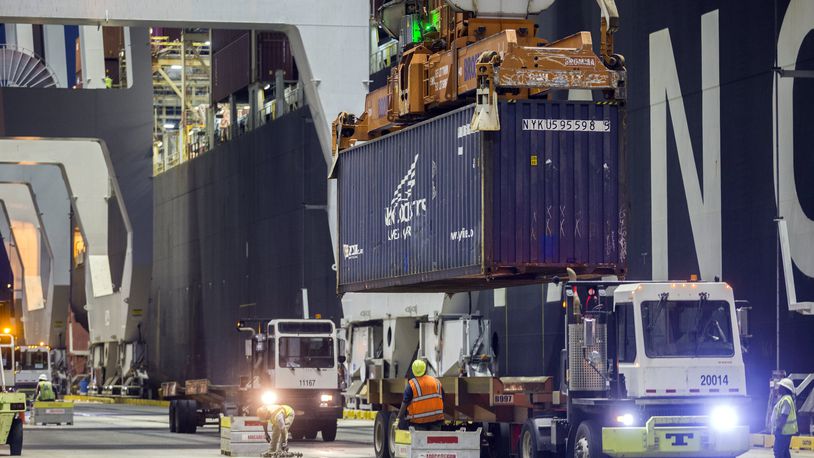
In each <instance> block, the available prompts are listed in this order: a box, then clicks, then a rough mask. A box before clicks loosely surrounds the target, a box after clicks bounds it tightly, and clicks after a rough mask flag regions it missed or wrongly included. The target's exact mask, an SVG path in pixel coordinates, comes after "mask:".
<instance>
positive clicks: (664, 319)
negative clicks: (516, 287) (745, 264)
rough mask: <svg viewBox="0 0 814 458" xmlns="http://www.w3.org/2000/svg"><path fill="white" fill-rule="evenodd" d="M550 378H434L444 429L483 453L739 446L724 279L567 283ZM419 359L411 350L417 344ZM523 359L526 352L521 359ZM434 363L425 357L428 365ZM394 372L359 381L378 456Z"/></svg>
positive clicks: (735, 368) (387, 433)
mask: <svg viewBox="0 0 814 458" xmlns="http://www.w3.org/2000/svg"><path fill="white" fill-rule="evenodd" d="M546 306H556V307H558V308H561V310H562V312H561V313H562V316H561V317H562V320H563V325H564V327H565V345H564V348H563V349H562V353H561V358H560V365H559V366H560V367H559V373H557V374H548V375H545V376H540V377H499V376H486V377H470V376H457V377H456V376H451V377H441V382H442V385H443V388H444V409H445V413H446V414H447V417H448V419H449V420H451V422H450V423H451V424H454V425H455V426H453V428H459V427H460V426H461V425H464V426H466V427H468V428H470V429H474V428H476V427H481V428H482V431H483V434H482V443H483V445H484V447H488V448H489V450H490V454H491V456H501V457H502V456H511V455H516V456H522V457H524V458H525V457H530V458H534V457H541V456H543V455H544V454H546V453H556V454H558V455H560V456H563V455H565V456H574V457H595V456H606V455H607V456H612V457H645V456H648V457H658V456H682V457H693V456H695V457H734V456H737V455H740V454H741V453H744V452H746V451H747V450H748V448H749V430H748V427H747V426H746V424H747V422H746V421H745V420H743V419H741V418H740V416H739V411H741V410H744V409H742V406H743V404H745V403H746V402H748V400H749V398H748V397H747V394H746V381H745V372H744V364H743V357H742V350H741V344H740V333H739V332H738V331H739V330H738V325H737V323H738V322H739V321H738V314H739V313H742V312H740V311H737V310H736V309H735V302H734V297H733V293H732V289H731V288H730V287H729V285H727V284H725V283H706V282H704V283H694V282H641V283H634V282H630V283H628V282H616V281H613V282H601V281H572V282H568V283H565V284H564V285H563V288H562V302H561V304H555V303H548V304H546ZM419 354H420V351H419ZM530 356H531V355H530ZM429 365H430V367H433V365H432V363H430V364H429ZM405 382H406V380H405V379H404V378H389V379H385V378H376V377H370V378H368V380H367V382H366V390H362V392H365V391H366V393H367V394H366V396H367V397H366V401H367V402H368V403H370V404H372V407H373V408H378V409H380V411H379V412H378V413H377V415H376V421H375V424H374V448H375V452H376V456H377V457H378V458H383V457H388V458H394V457H395V456H396V445H397V444H396V441H395V435H396V419H395V412H396V411H397V409H398V407H399V404H400V403H401V393H402V392H403V390H404V386H405V385H404V384H405Z"/></svg>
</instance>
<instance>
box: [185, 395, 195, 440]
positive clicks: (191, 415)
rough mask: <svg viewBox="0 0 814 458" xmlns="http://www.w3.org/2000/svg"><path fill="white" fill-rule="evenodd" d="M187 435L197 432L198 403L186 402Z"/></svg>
mask: <svg viewBox="0 0 814 458" xmlns="http://www.w3.org/2000/svg"><path fill="white" fill-rule="evenodd" d="M187 402H188V405H187V422H188V423H187V434H195V433H196V432H197V431H198V401H195V400H194V399H189V400H187Z"/></svg>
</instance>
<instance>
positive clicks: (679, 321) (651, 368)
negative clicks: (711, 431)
mask: <svg viewBox="0 0 814 458" xmlns="http://www.w3.org/2000/svg"><path fill="white" fill-rule="evenodd" d="M614 309H615V313H616V315H617V317H618V319H617V320H616V321H617V326H618V330H619V331H618V342H619V345H618V348H619V372H620V373H621V374H622V375H623V376H624V378H625V386H626V389H627V395H628V397H630V398H636V399H649V398H660V397H665V396H668V397H691V398H706V397H722V396H732V397H739V398H745V397H746V379H745V375H744V374H745V368H744V363H743V356H742V354H741V352H742V350H741V342H740V338H739V334H738V329H737V327H736V324H737V318H736V315H735V305H734V297H733V294H732V288H730V287H729V285H727V284H725V283H686V282H685V283H670V284H665V283H640V284H638V285H622V286H619V287H618V288H616V290H615V291H614Z"/></svg>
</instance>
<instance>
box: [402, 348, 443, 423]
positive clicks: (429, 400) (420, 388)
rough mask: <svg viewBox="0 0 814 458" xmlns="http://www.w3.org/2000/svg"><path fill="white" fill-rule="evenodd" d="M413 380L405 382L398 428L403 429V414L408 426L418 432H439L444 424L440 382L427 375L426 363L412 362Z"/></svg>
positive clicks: (420, 361) (421, 361)
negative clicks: (405, 415)
mask: <svg viewBox="0 0 814 458" xmlns="http://www.w3.org/2000/svg"><path fill="white" fill-rule="evenodd" d="M412 372H413V378H411V379H410V380H408V381H407V386H406V387H405V389H404V399H403V400H402V403H401V408H400V409H399V413H398V417H397V418H398V419H399V428H402V429H406V428H404V426H405V425H404V418H405V417H404V414H405V411H406V413H407V417H406V419H407V421H409V426H412V427H414V428H415V429H419V430H439V429H441V426H443V424H444V390H443V389H442V388H441V382H440V381H439V380H438V379H437V378H435V377H433V376H432V375H428V374H427V363H426V362H424V361H423V360H421V359H417V360H415V361H413V365H412Z"/></svg>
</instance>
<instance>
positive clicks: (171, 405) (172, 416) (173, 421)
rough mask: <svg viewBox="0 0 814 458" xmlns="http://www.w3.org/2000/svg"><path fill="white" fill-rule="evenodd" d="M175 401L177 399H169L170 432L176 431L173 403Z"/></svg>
mask: <svg viewBox="0 0 814 458" xmlns="http://www.w3.org/2000/svg"><path fill="white" fill-rule="evenodd" d="M176 402H177V401H176V400H175V399H173V400H172V401H170V432H171V433H174V432H178V430H177V429H176V427H175V403H176Z"/></svg>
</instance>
